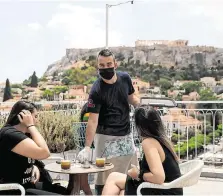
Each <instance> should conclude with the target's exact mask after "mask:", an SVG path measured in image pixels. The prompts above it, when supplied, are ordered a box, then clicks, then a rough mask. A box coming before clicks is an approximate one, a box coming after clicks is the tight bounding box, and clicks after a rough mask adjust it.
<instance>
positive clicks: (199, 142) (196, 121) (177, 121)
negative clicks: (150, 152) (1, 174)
mask: <svg viewBox="0 0 223 196" xmlns="http://www.w3.org/2000/svg"><path fill="white" fill-rule="evenodd" d="M181 103H183V102H181ZM189 103H191V104H193V102H189ZM197 103H199V102H196V104H197ZM206 103H209V102H206ZM186 104H187V103H186ZM209 104H210V103H209ZM214 104H222V102H216V101H215V103H214ZM174 110H175V111H174ZM48 112H50V113H52V112H53V113H55V114H56V113H63V114H64V115H68V116H69V115H71V116H76V117H77V120H76V122H75V123H74V125H73V129H74V133H75V134H74V139H75V143H76V144H77V147H78V148H81V147H82V144H83V141H84V138H85V134H84V133H85V126H86V123H80V122H78V121H79V114H80V109H63V110H53V111H41V112H40V113H45V114H47V113H48ZM159 112H160V115H161V117H162V119H163V123H164V125H165V127H166V132H167V135H168V137H169V139H170V140H171V141H172V143H173V145H174V148H175V150H176V152H177V154H178V156H179V157H180V159H181V160H189V159H202V160H204V162H205V164H211V165H215V166H221V165H223V139H222V135H223V126H222V122H223V108H220V107H218V108H216V109H183V108H181V109H179V108H178V109H176V108H172V109H168V108H164V109H159ZM133 113H134V109H133V108H132V111H131V114H133ZM7 116H8V114H6V113H4V114H1V113H0V126H1V125H3V124H4V122H5V120H6V118H7ZM131 131H132V133H133V137H134V142H135V145H136V147H137V149H139V151H140V152H141V145H140V137H139V136H138V133H137V131H136V129H135V125H134V121H133V120H131Z"/></svg>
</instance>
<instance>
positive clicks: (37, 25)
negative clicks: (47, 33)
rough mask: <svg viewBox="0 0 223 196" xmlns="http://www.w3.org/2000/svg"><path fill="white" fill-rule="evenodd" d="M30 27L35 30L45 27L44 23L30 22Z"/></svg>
mask: <svg viewBox="0 0 223 196" xmlns="http://www.w3.org/2000/svg"><path fill="white" fill-rule="evenodd" d="M28 27H29V28H30V29H32V30H35V31H38V30H40V29H42V28H43V27H42V25H41V24H39V23H30V24H28Z"/></svg>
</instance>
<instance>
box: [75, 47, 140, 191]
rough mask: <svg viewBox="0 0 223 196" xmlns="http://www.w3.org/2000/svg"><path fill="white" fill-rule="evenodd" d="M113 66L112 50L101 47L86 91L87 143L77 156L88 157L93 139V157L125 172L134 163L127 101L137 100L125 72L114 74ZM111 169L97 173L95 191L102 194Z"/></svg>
mask: <svg viewBox="0 0 223 196" xmlns="http://www.w3.org/2000/svg"><path fill="white" fill-rule="evenodd" d="M116 68H117V63H116V61H115V57H114V55H113V53H112V52H111V51H110V50H108V49H103V50H101V51H100V52H99V54H98V72H99V75H100V78H99V79H98V80H97V81H96V82H95V83H94V85H93V87H92V89H91V92H90V94H89V99H88V112H89V119H88V124H87V128H86V143H85V148H84V149H83V150H82V151H80V153H79V155H78V158H79V159H80V160H81V161H83V160H87V159H88V160H89V154H90V146H91V144H92V142H93V140H94V145H95V154H96V157H106V161H107V162H111V163H113V164H114V169H113V170H112V171H116V172H121V173H126V172H127V170H128V169H129V165H130V164H131V163H135V164H136V162H137V157H136V155H135V154H136V152H135V151H136V150H135V145H134V141H133V136H132V134H130V106H129V104H132V105H133V106H135V107H136V106H138V105H139V99H138V98H137V97H136V96H135V95H134V92H135V90H134V87H133V85H132V81H131V78H130V76H129V75H128V74H127V73H125V72H117V73H116V71H115V70H116ZM133 159H134V160H133ZM134 161H135V162H134ZM112 171H107V172H103V173H99V174H98V178H97V181H96V185H95V190H96V192H97V194H99V195H100V194H101V191H102V189H103V186H104V183H105V181H106V179H107V177H108V175H109V174H110V173H111V172H112Z"/></svg>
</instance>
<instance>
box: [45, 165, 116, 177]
mask: <svg viewBox="0 0 223 196" xmlns="http://www.w3.org/2000/svg"><path fill="white" fill-rule="evenodd" d="M113 168H114V165H113V164H111V165H106V166H105V167H104V168H98V167H96V166H95V165H91V164H90V168H83V167H82V166H81V164H72V165H71V168H70V169H69V170H63V169H61V166H60V164H58V163H50V164H47V165H46V166H45V169H46V170H48V171H50V172H54V173H63V174H86V173H98V172H104V171H108V170H110V169H113Z"/></svg>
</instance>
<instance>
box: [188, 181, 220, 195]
mask: <svg viewBox="0 0 223 196" xmlns="http://www.w3.org/2000/svg"><path fill="white" fill-rule="evenodd" d="M222 185H223V180H222V179H217V178H200V180H199V182H198V183H197V184H196V185H194V186H192V187H188V188H184V195H202V196H206V195H223V189H222Z"/></svg>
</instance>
